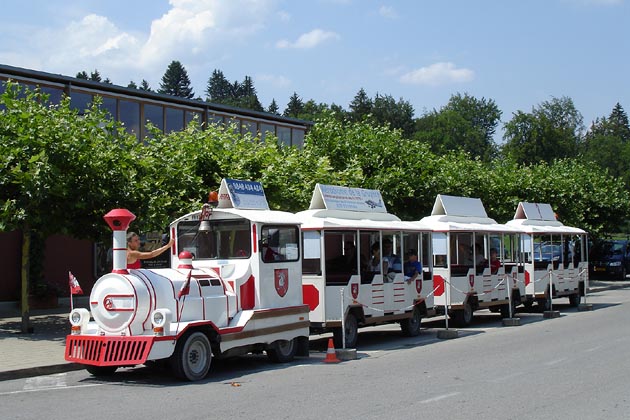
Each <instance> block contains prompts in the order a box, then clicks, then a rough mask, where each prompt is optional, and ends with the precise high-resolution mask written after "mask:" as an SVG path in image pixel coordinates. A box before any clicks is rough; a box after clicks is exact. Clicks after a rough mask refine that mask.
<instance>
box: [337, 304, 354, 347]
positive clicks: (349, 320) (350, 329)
mask: <svg viewBox="0 0 630 420" xmlns="http://www.w3.org/2000/svg"><path fill="white" fill-rule="evenodd" d="M358 338H359V323H358V322H357V317H356V316H354V314H353V313H352V312H351V313H349V314H348V316H346V348H349V349H353V348H355V347H356V345H357V339H358ZM333 341H334V343H335V348H342V347H343V343H342V337H341V328H335V329H334V330H333Z"/></svg>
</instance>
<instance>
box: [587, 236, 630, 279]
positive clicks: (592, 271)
mask: <svg viewBox="0 0 630 420" xmlns="http://www.w3.org/2000/svg"><path fill="white" fill-rule="evenodd" d="M588 261H589V263H588V267H589V276H590V278H611V277H612V278H615V279H618V280H624V279H625V278H626V275H627V274H628V271H630V240H603V241H597V242H595V243H594V244H593V246H592V247H591V250H590V253H589V258H588Z"/></svg>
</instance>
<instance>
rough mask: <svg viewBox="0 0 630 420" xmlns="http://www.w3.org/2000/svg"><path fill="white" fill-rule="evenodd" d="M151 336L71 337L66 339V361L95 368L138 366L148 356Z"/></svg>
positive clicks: (151, 341) (151, 340)
mask: <svg viewBox="0 0 630 420" xmlns="http://www.w3.org/2000/svg"><path fill="white" fill-rule="evenodd" d="M152 343H153V337H152V336H142V337H110V336H93V337H92V336H73V335H69V336H68V337H67V338H66V360H67V361H69V362H76V363H83V364H88V365H97V366H121V365H139V364H142V363H144V362H145V361H146V360H147V357H148V356H149V351H150V350H151V344H152Z"/></svg>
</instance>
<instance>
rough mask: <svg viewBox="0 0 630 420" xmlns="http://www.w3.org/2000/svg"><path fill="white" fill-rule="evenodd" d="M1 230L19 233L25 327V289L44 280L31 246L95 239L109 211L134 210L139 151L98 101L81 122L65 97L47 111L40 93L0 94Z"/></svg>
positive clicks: (11, 89)
mask: <svg viewBox="0 0 630 420" xmlns="http://www.w3.org/2000/svg"><path fill="white" fill-rule="evenodd" d="M0 109H1V110H2V111H0V156H2V157H1V158H0V159H1V160H2V164H1V165H0V230H2V231H5V230H14V229H19V230H21V232H22V237H23V241H22V243H23V248H22V267H23V269H22V285H23V286H22V311H23V312H22V319H23V322H22V328H23V330H25V332H26V330H27V329H28V322H29V321H28V317H29V314H28V299H27V297H28V290H29V279H31V282H32V284H33V285H34V284H37V283H38V282H43V281H44V279H43V273H41V271H38V270H33V272H32V273H29V272H30V271H31V270H30V268H31V261H30V259H29V256H30V255H31V253H32V252H31V244H32V245H33V246H34V247H37V246H43V241H38V242H33V243H32V242H31V238H32V237H33V236H34V235H36V236H37V237H39V238H45V237H46V236H48V235H50V234H53V233H62V234H70V235H72V236H75V237H77V238H87V237H92V238H95V237H97V236H99V234H102V233H103V232H104V229H103V228H102V224H100V223H95V220H99V219H100V218H101V217H102V215H103V214H105V212H106V211H108V210H110V209H111V206H116V205H124V206H133V205H135V203H134V200H133V197H134V193H133V185H134V181H133V180H134V168H135V165H134V163H132V161H131V160H132V159H131V156H132V154H131V153H132V151H133V149H134V148H137V147H141V146H139V144H138V142H137V140H136V139H135V136H130V135H128V134H127V133H126V132H125V131H124V129H122V128H120V127H117V126H115V125H114V123H113V122H112V121H111V120H110V119H108V118H107V116H106V114H105V112H104V111H103V110H102V109H101V108H100V101H99V99H98V98H95V100H94V103H93V104H92V105H91V107H90V108H89V109H88V110H86V111H85V112H84V113H83V114H82V115H81V116H79V115H78V113H77V111H76V110H74V109H72V108H71V107H70V98H68V97H66V98H64V99H63V100H62V102H61V103H60V104H59V105H54V106H52V105H49V104H48V98H47V95H45V94H42V93H41V92H40V91H39V90H36V91H32V90H29V89H23V88H21V87H20V86H19V85H16V84H12V83H7V84H6V91H5V92H4V93H3V94H2V95H0Z"/></svg>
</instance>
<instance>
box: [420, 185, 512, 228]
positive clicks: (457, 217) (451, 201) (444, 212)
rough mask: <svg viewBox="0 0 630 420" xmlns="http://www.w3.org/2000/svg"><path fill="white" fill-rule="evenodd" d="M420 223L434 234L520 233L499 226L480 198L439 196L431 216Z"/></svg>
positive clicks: (501, 225)
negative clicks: (471, 232)
mask: <svg viewBox="0 0 630 420" xmlns="http://www.w3.org/2000/svg"><path fill="white" fill-rule="evenodd" d="M420 223H422V224H424V225H425V226H429V227H430V229H431V230H432V231H434V232H451V231H458V232H469V231H475V232H503V233H518V232H520V230H519V229H517V228H515V227H513V226H507V225H504V224H499V223H497V222H496V221H495V220H494V219H492V218H490V217H488V214H487V213H486V209H485V208H484V206H483V203H482V202H481V200H480V199H478V198H469V197H455V196H450V195H443V194H438V195H437V197H436V198H435V203H434V204H433V210H432V211H431V216H426V217H424V218H422V219H421V220H420Z"/></svg>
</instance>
